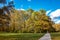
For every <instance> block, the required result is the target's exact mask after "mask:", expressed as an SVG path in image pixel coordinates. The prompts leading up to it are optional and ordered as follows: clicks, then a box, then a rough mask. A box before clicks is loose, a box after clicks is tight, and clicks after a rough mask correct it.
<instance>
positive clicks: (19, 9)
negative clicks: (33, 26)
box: [16, 8, 25, 11]
mask: <svg viewBox="0 0 60 40" xmlns="http://www.w3.org/2000/svg"><path fill="white" fill-rule="evenodd" d="M16 10H23V11H24V10H25V9H23V8H19V9H16Z"/></svg>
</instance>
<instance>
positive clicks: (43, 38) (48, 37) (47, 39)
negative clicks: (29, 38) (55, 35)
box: [39, 33, 51, 40]
mask: <svg viewBox="0 0 60 40" xmlns="http://www.w3.org/2000/svg"><path fill="white" fill-rule="evenodd" d="M39 40H51V36H50V33H46V34H45V35H44V36H43V37H41V38H40V39H39Z"/></svg>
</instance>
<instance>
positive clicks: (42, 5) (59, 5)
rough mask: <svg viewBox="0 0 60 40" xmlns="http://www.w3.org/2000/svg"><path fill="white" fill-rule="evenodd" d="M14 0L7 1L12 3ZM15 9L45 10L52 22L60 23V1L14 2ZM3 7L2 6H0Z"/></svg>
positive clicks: (34, 0)
mask: <svg viewBox="0 0 60 40" xmlns="http://www.w3.org/2000/svg"><path fill="white" fill-rule="evenodd" d="M10 1H12V0H7V2H10ZM13 1H14V5H15V9H17V10H19V9H21V8H22V9H24V10H27V9H29V8H32V9H33V10H36V11H38V10H40V9H45V10H46V15H47V16H50V18H51V19H52V21H54V22H55V23H60V0H13ZM0 7H1V6H0Z"/></svg>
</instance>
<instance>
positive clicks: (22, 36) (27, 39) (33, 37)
mask: <svg viewBox="0 0 60 40" xmlns="http://www.w3.org/2000/svg"><path fill="white" fill-rule="evenodd" d="M43 35H44V33H0V40H38V39H39V38H40V37H42V36H43ZM51 38H52V40H60V33H51Z"/></svg>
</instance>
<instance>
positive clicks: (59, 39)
mask: <svg viewBox="0 0 60 40" xmlns="http://www.w3.org/2000/svg"><path fill="white" fill-rule="evenodd" d="M51 39H52V40H60V33H51Z"/></svg>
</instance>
